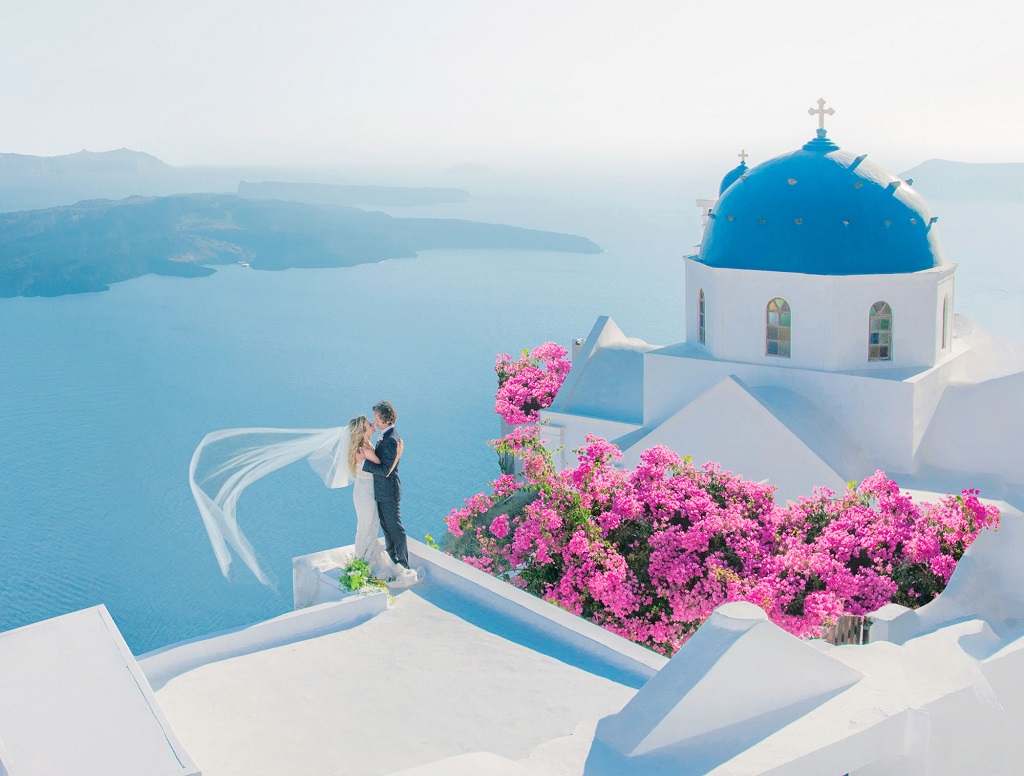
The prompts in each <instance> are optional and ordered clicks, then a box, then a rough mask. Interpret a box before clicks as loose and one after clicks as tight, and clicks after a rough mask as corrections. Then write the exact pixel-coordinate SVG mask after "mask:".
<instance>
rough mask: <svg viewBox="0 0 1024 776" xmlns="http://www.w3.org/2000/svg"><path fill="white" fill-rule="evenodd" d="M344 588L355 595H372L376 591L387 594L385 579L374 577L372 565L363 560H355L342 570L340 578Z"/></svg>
mask: <svg viewBox="0 0 1024 776" xmlns="http://www.w3.org/2000/svg"><path fill="white" fill-rule="evenodd" d="M338 581H339V582H341V584H342V586H343V587H345V588H347V589H348V590H351V591H352V592H353V593H372V592H373V591H375V590H383V591H384V592H385V593H386V592H387V589H388V587H387V584H386V583H385V582H384V580H383V579H379V578H378V577H374V576H373V570H372V569H371V568H370V564H369V563H367V562H366V561H365V560H363V559H362V558H353V559H352V560H350V561H349V562H348V563H347V564H346V565H345V567H344V568H343V569H342V570H341V576H340V577H339V578H338Z"/></svg>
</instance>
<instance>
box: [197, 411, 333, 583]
mask: <svg viewBox="0 0 1024 776" xmlns="http://www.w3.org/2000/svg"><path fill="white" fill-rule="evenodd" d="M348 446H349V433H348V427H347V426H342V427H341V428H319V429H315V428H314V429H307V428H229V429H224V430H222V431H214V432H211V433H209V434H207V435H206V436H205V437H203V441H202V442H200V443H199V447H197V448H196V451H195V452H194V453H193V454H192V461H191V462H190V463H189V467H188V480H189V485H190V487H191V488H192V495H193V497H194V498H195V500H196V506H198V507H199V514H200V515H201V516H202V518H203V524H204V525H205V526H206V532H207V534H209V536H210V545H211V546H212V547H213V552H214V555H216V556H217V563H218V564H220V570H221V573H222V574H224V576H225V577H226V578H227V579H232V577H233V569H232V564H233V560H232V557H231V552H230V550H234V552H235V554H236V555H237V556H238V557H239V559H241V561H242V562H243V563H245V565H246V566H248V567H249V570H250V571H252V573H253V574H254V575H255V576H256V578H257V579H258V580H259V581H260V582H262V583H263V584H264V585H267V586H269V587H275V585H276V579H275V577H274V574H273V573H272V572H271V571H270V569H269V568H268V567H267V566H266V565H265V564H264V563H263V562H262V561H261V560H260V558H259V556H258V555H257V554H256V551H255V550H254V549H253V546H252V545H251V544H250V543H249V540H248V539H246V537H245V533H244V532H243V531H242V529H241V527H240V526H239V525H238V517H237V514H236V506H237V504H238V499H239V497H240V496H241V495H242V492H243V491H244V490H245V489H246V488H247V487H249V486H250V485H251V484H252V483H254V482H256V480H258V479H260V478H261V477H264V476H266V475H268V474H270V473H271V472H274V471H277V470H278V469H280V468H282V467H285V466H287V465H288V464H291V463H294V462H295V461H298V460H300V459H302V458H305V459H306V460H307V461H308V462H309V465H310V466H311V467H312V469H313V471H315V472H316V473H317V474H318V475H319V476H320V478H321V479H322V480H323V481H324V484H325V485H327V487H329V488H343V487H345V486H346V485H348V484H349V481H350V479H351V478H350V475H349V470H348ZM197 473H198V475H199V476H197ZM229 548H230V549H229Z"/></svg>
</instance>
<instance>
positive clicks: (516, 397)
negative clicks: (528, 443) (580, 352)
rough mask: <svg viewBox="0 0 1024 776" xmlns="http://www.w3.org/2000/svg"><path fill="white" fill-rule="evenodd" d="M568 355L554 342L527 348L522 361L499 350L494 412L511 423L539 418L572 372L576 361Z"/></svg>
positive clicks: (521, 358)
mask: <svg viewBox="0 0 1024 776" xmlns="http://www.w3.org/2000/svg"><path fill="white" fill-rule="evenodd" d="M566 355H568V353H567V351H566V350H565V348H563V347H561V346H559V345H556V344H555V343H554V342H545V343H544V344H543V345H541V346H539V347H536V348H534V349H533V350H532V351H530V350H524V351H523V353H522V355H521V356H520V357H519V360H518V361H513V360H512V358H511V357H510V356H509V355H508V353H499V354H498V357H497V361H496V363H495V365H494V371H495V372H497V373H498V393H497V394H496V396H495V402H494V411H495V412H497V413H498V414H499V415H501V417H503V418H504V419H505V422H507V423H510V424H516V423H532V422H533V421H535V420H537V417H538V414H537V413H538V412H539V411H540V410H542V409H544V408H545V407H550V406H551V402H552V401H554V399H555V394H556V393H558V389H559V388H561V387H562V383H563V382H565V376H566V375H567V374H569V369H570V368H571V367H572V363H571V362H570V361H568V360H567V359H566Z"/></svg>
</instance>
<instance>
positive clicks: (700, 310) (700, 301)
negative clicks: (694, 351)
mask: <svg viewBox="0 0 1024 776" xmlns="http://www.w3.org/2000/svg"><path fill="white" fill-rule="evenodd" d="M704 332H705V329H704V289H703V288H702V289H700V290H699V291H698V292H697V334H698V336H699V337H700V344H701V345H703V344H704Z"/></svg>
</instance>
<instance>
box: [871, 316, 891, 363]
mask: <svg viewBox="0 0 1024 776" xmlns="http://www.w3.org/2000/svg"><path fill="white" fill-rule="evenodd" d="M868 361H892V308H891V307H889V304H888V303H887V302H875V303H874V304H873V305H871V313H870V314H869V315H868Z"/></svg>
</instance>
